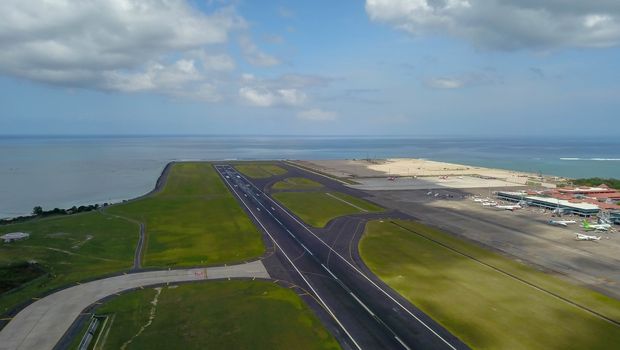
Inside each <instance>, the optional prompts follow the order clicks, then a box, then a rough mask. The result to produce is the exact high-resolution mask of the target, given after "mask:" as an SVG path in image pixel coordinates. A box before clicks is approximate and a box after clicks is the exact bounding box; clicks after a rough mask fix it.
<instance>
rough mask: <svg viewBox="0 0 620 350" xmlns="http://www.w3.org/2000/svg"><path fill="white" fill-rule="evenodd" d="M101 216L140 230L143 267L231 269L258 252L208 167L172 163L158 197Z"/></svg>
mask: <svg viewBox="0 0 620 350" xmlns="http://www.w3.org/2000/svg"><path fill="white" fill-rule="evenodd" d="M106 211H107V212H109V213H110V214H114V215H120V216H124V217H128V218H131V219H134V220H138V221H140V222H144V223H145V224H146V233H147V245H146V251H145V255H144V260H143V266H150V267H168V266H193V265H213V264H223V263H232V262H237V261H243V260H247V259H251V258H255V257H257V256H260V255H261V254H262V253H263V251H264V246H263V242H262V240H261V235H260V233H259V232H258V230H257V229H256V227H255V226H254V224H253V223H252V222H251V221H250V219H249V218H248V217H247V215H246V214H245V213H244V212H243V210H241V208H240V207H239V204H238V203H237V201H236V200H235V199H234V197H233V196H232V194H231V193H230V192H229V191H228V189H227V188H226V186H225V185H224V183H223V181H222V180H221V178H220V177H219V176H218V174H217V172H216V171H215V169H214V168H213V166H212V165H211V164H209V163H177V164H175V165H174V166H173V167H172V169H171V170H170V174H169V177H168V181H167V183H166V185H165V187H164V189H163V190H162V191H161V192H159V193H156V194H154V195H152V196H150V197H148V198H145V199H141V200H137V201H135V202H130V203H127V204H124V205H118V206H114V207H110V208H108V209H106Z"/></svg>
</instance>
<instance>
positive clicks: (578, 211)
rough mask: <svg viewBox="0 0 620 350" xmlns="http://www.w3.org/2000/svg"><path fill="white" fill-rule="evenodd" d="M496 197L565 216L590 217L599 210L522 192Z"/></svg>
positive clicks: (498, 194) (592, 206)
mask: <svg viewBox="0 0 620 350" xmlns="http://www.w3.org/2000/svg"><path fill="white" fill-rule="evenodd" d="M497 197H498V198H499V199H502V200H506V201H511V202H521V201H525V202H526V203H527V204H528V205H532V206H537V207H541V208H545V209H549V210H556V209H560V210H562V212H564V213H566V214H574V215H579V216H583V217H590V216H595V215H597V214H598V213H599V212H600V211H601V208H600V207H599V206H598V205H596V204H592V203H583V202H580V203H575V202H570V201H568V200H566V199H558V198H553V197H542V196H533V195H528V194H527V193H523V192H504V191H499V192H497Z"/></svg>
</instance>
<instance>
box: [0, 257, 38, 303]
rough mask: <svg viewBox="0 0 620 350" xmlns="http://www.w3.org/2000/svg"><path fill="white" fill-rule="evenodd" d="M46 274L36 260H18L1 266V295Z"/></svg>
mask: <svg viewBox="0 0 620 350" xmlns="http://www.w3.org/2000/svg"><path fill="white" fill-rule="evenodd" d="M44 274H45V270H43V269H42V268H41V266H40V265H39V264H37V263H36V262H32V263H30V262H26V261H23V262H18V263H16V264H10V265H7V266H0V295H2V293H6V292H8V291H10V290H12V289H14V288H17V287H19V286H21V285H22V284H24V283H26V282H28V281H31V280H33V279H35V278H37V277H40V276H42V275H44Z"/></svg>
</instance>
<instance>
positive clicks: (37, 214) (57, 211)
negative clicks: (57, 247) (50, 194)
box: [0, 203, 108, 225]
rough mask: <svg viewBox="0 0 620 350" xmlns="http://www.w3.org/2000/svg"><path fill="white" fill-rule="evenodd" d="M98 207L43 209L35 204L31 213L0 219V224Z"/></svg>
mask: <svg viewBox="0 0 620 350" xmlns="http://www.w3.org/2000/svg"><path fill="white" fill-rule="evenodd" d="M106 205H108V204H107V203H105V204H104V206H106ZM99 208H100V206H99V204H91V205H80V206H79V207H77V206H73V207H71V208H69V209H61V208H54V209H51V210H45V209H43V208H42V207H41V206H36V207H34V208H33V209H32V215H26V216H18V217H14V218H9V219H0V225H7V224H16V223H18V222H25V221H28V220H32V219H37V218H44V217H49V216H55V215H72V214H78V213H85V212H89V211H93V210H97V209H99Z"/></svg>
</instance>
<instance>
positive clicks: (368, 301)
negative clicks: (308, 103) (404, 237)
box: [216, 164, 467, 349]
mask: <svg viewBox="0 0 620 350" xmlns="http://www.w3.org/2000/svg"><path fill="white" fill-rule="evenodd" d="M280 165H281V166H282V167H286V168H287V170H289V176H296V174H299V175H301V176H304V177H307V178H310V179H312V180H315V181H318V182H320V183H322V184H323V185H325V186H326V187H327V188H330V189H334V190H338V191H341V192H346V193H349V194H352V195H358V196H359V195H360V193H362V192H360V191H356V190H353V189H349V188H346V187H344V186H342V185H341V184H339V183H337V182H335V181H331V180H329V179H327V178H325V177H322V176H321V175H318V174H312V173H309V172H305V171H303V170H301V169H298V168H294V167H291V166H288V165H286V164H280ZM216 169H217V170H218V172H219V173H220V175H221V176H222V179H223V180H224V181H225V183H226V184H227V185H228V186H229V188H230V189H231V191H232V192H233V194H234V195H235V197H236V198H237V199H238V200H239V201H240V202H241V203H242V205H243V207H244V209H245V210H246V211H247V212H248V213H249V215H250V217H251V218H252V219H253V220H254V221H255V223H256V224H257V226H258V227H260V228H261V229H262V230H263V231H264V232H265V233H266V234H267V235H268V237H269V238H270V239H271V240H272V241H273V245H274V248H275V254H273V255H272V256H270V257H268V258H265V259H264V260H263V261H264V262H265V266H266V268H267V270H268V271H269V273H270V275H271V276H272V278H284V279H289V280H290V281H291V282H293V283H295V284H296V285H298V286H299V287H300V288H303V289H304V290H306V291H307V293H308V294H310V296H311V298H305V300H306V301H307V302H309V304H310V305H311V307H312V306H313V304H314V308H315V310H317V311H318V312H319V313H321V314H322V315H319V317H321V318H322V320H323V321H324V322H326V324H327V326H328V328H329V329H330V330H332V332H333V333H334V334H335V336H336V337H337V338H338V340H339V341H340V342H341V344H343V346H344V347H345V348H347V347H348V348H351V349H379V348H380V349H466V348H467V347H466V346H465V345H464V344H463V343H462V342H461V341H460V340H459V339H457V338H456V337H454V336H453V335H451V334H450V333H449V332H447V331H446V330H445V329H444V328H442V327H441V326H440V325H438V324H437V323H436V322H434V321H433V320H432V319H430V318H429V317H428V316H426V315H425V314H424V313H422V312H421V311H419V310H418V309H416V308H415V307H413V306H412V305H411V304H410V303H409V302H408V301H406V300H405V299H404V298H402V297H400V296H399V295H398V294H397V293H395V292H394V291H392V290H391V289H390V288H389V287H387V286H386V285H385V284H383V283H382V282H381V281H379V280H378V278H376V277H375V276H374V275H372V274H371V273H370V272H369V271H368V270H367V269H366V268H365V266H364V265H363V263H362V262H361V260H360V259H359V256H358V254H357V241H358V240H359V237H360V236H361V233H362V230H363V228H364V222H365V221H366V220H368V219H371V218H381V217H388V216H389V217H391V218H394V217H400V218H411V217H409V216H407V215H405V214H402V213H398V212H389V213H379V214H361V215H352V216H346V217H342V218H339V219H336V220H333V221H332V222H330V223H329V224H328V226H327V227H326V228H325V229H311V228H309V227H307V226H306V225H305V224H303V223H302V222H301V221H300V220H299V219H298V218H297V217H295V216H294V215H293V214H291V213H290V212H289V211H288V210H286V209H285V208H283V207H282V206H280V205H279V203H277V202H276V201H274V200H273V199H272V198H271V197H270V196H269V195H268V194H267V193H265V192H264V191H263V190H262V189H261V188H263V189H264V188H268V187H269V185H270V184H271V183H273V182H275V181H277V180H278V179H280V178H281V177H276V178H270V179H267V180H252V181H250V180H248V179H246V178H245V177H244V176H242V175H241V174H239V173H238V172H237V171H236V170H235V169H234V168H233V167H232V166H231V165H229V164H219V165H216ZM278 276H281V277H278ZM412 283H415V281H412ZM317 306H318V307H317Z"/></svg>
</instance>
